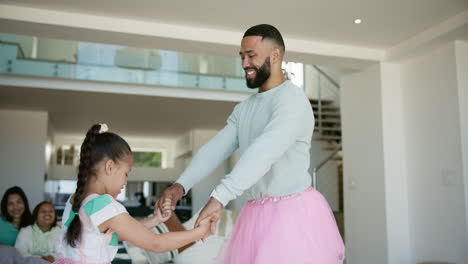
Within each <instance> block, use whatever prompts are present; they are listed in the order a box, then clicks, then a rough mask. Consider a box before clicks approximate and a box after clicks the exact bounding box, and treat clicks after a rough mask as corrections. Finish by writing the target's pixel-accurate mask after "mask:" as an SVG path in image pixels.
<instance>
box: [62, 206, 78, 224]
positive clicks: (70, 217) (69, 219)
mask: <svg viewBox="0 0 468 264" xmlns="http://www.w3.org/2000/svg"><path fill="white" fill-rule="evenodd" d="M77 215H78V212H75V211H73V210H70V216H68V219H67V222H66V223H65V226H66V227H69V226H70V224H71V222H72V221H73V219H75V216H77Z"/></svg>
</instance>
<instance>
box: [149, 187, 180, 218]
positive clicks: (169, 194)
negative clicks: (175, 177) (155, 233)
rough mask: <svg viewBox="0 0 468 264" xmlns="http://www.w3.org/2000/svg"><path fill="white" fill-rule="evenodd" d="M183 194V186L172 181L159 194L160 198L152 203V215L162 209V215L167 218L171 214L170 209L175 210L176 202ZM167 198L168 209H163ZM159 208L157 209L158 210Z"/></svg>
mask: <svg viewBox="0 0 468 264" xmlns="http://www.w3.org/2000/svg"><path fill="white" fill-rule="evenodd" d="M183 195H184V187H183V186H182V185H180V184H179V183H174V184H173V185H172V186H171V187H169V188H167V189H166V190H164V191H163V193H162V194H161V198H160V199H159V200H158V201H156V203H155V204H154V213H153V214H154V215H156V214H157V212H156V211H159V210H162V212H163V215H164V217H167V218H169V217H170V216H171V213H172V212H171V211H174V210H175V207H176V204H177V202H178V201H179V200H180V198H182V196H183ZM167 199H169V200H170V201H171V203H170V210H164V203H165V201H166V200H167ZM158 209H159V210H158ZM166 214H168V215H166Z"/></svg>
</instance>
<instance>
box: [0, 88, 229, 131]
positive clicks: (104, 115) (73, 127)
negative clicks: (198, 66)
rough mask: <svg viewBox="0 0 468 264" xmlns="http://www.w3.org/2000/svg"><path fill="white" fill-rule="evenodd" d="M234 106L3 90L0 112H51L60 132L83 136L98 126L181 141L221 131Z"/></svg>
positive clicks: (1, 92) (121, 96)
mask: <svg viewBox="0 0 468 264" xmlns="http://www.w3.org/2000/svg"><path fill="white" fill-rule="evenodd" d="M234 105H235V103H233V102H220V101H206V100H189V99H178V98H164V97H156V96H138V95H122V94H110V93H92V92H77V91H59V90H50V89H38V88H23V87H5V86H3V87H2V86H0V108H4V109H21V110H35V111H47V112H48V113H49V119H50V121H51V124H52V127H53V130H54V131H55V132H56V133H64V134H75V135H77V134H78V135H80V134H82V133H84V131H85V130H86V129H87V128H88V127H89V126H90V125H92V124H93V123H101V122H105V123H107V124H109V126H110V127H111V128H112V130H113V131H116V132H118V133H119V134H121V135H125V136H135V137H139V136H142V137H159V138H174V137H178V136H180V135H182V134H184V133H186V132H188V131H190V130H191V129H217V130H218V129H221V128H222V127H223V126H224V125H225V123H226V118H227V116H229V114H230V113H231V111H232V110H233V108H234Z"/></svg>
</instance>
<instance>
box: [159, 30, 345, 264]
mask: <svg viewBox="0 0 468 264" xmlns="http://www.w3.org/2000/svg"><path fill="white" fill-rule="evenodd" d="M284 52H285V46H284V42H283V38H282V36H281V34H280V32H279V31H278V30H277V29H276V28H275V27H273V26H271V25H266V24H262V25H256V26H253V27H251V28H250V29H248V30H247V31H246V32H245V34H244V37H243V38H242V43H241V49H240V52H239V55H240V57H241V58H242V67H243V68H244V70H245V78H246V81H247V86H248V87H249V88H252V89H253V88H259V90H258V93H257V94H255V95H253V96H251V97H249V98H248V99H247V100H245V101H243V102H241V103H240V104H238V105H237V106H236V107H235V108H234V111H233V113H232V114H231V115H230V116H229V118H228V120H227V125H226V126H225V127H224V128H223V129H222V130H221V131H220V132H219V133H218V134H217V135H216V136H215V137H214V138H213V139H212V140H210V141H209V142H208V143H207V144H206V145H204V146H203V147H202V148H201V149H200V150H199V151H198V153H197V154H196V155H195V157H194V158H193V160H192V162H191V163H190V165H189V166H188V167H187V169H186V170H185V171H184V173H183V174H182V175H181V176H180V178H179V179H178V180H177V182H176V183H175V184H174V185H172V186H171V187H169V188H168V189H166V190H165V191H164V192H163V194H162V199H161V200H164V199H165V198H170V199H172V200H173V203H174V205H175V203H176V202H177V201H178V200H179V199H180V198H181V197H182V196H183V195H184V193H187V192H188V191H189V189H190V188H191V187H192V186H193V185H195V184H196V183H197V182H199V181H200V180H201V179H202V178H204V177H205V176H207V175H209V174H210V173H211V172H212V171H213V170H214V169H215V168H216V167H217V166H218V165H219V164H220V163H221V162H223V161H224V160H225V159H226V158H228V157H229V156H230V155H231V154H232V153H233V152H234V151H235V150H236V149H237V148H239V149H240V153H241V156H240V159H239V161H238V162H237V163H236V165H235V167H234V168H233V170H232V171H231V173H229V174H228V175H226V176H225V177H224V178H223V179H222V180H221V183H220V184H219V185H218V186H217V187H216V188H215V189H214V190H213V192H212V193H211V198H210V200H209V201H208V203H207V204H206V205H205V207H204V208H203V209H202V210H201V212H200V215H199V217H198V219H197V221H196V223H195V226H197V225H198V223H199V222H200V221H201V220H202V219H204V218H206V217H213V219H214V220H215V221H214V222H213V224H212V232H213V233H214V230H215V228H214V227H215V226H216V221H217V220H218V219H219V217H220V215H221V213H222V209H223V207H224V206H225V205H226V204H227V203H228V202H229V201H230V200H232V199H235V198H236V197H237V196H239V195H241V194H242V193H244V192H246V193H247V195H248V196H249V197H250V198H251V199H252V200H250V201H249V202H248V203H247V204H246V205H245V206H244V208H243V209H242V211H241V213H240V215H239V218H238V220H237V223H236V226H235V227H234V230H233V232H232V234H231V238H230V241H229V244H228V247H227V249H226V252H225V253H224V255H223V256H220V257H221V258H222V260H223V261H224V263H233V264H248V263H255V264H263V263H268V264H271V263H320V264H328V263H330V264H331V263H333V264H337V263H342V261H343V259H344V246H343V241H342V239H341V236H340V234H339V232H338V229H337V227H336V223H335V220H334V218H333V214H332V212H331V210H330V208H329V206H328V204H327V202H326V201H325V199H324V198H323V197H322V195H321V194H320V193H318V192H317V191H315V190H314V189H312V188H310V185H311V177H310V175H309V173H308V169H309V161H310V157H309V149H310V141H311V138H312V133H313V129H314V116H313V112H312V108H311V106H310V103H309V101H308V99H307V97H306V96H305V94H304V92H303V90H302V89H301V88H299V87H297V86H295V85H294V84H292V83H291V82H290V81H288V80H286V79H285V77H284V75H283V72H282V69H281V62H282V60H283V56H284ZM174 208H175V207H174Z"/></svg>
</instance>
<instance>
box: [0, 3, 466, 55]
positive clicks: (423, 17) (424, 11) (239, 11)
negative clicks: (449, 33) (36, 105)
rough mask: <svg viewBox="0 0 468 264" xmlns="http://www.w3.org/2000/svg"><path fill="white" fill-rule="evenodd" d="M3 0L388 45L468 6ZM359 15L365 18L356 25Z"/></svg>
mask: <svg viewBox="0 0 468 264" xmlns="http://www.w3.org/2000/svg"><path fill="white" fill-rule="evenodd" d="M0 3H6V4H11V5H17V6H26V7H32V8H40V9H47V10H58V11H67V12H74V13H82V14H90V15H100V16H111V17H119V18H128V19H132V20H142V21H151V22H158V23H167V24H175V25H191V26H194V27H204V28H212V29H220V30H228V31H235V32H243V31H245V30H246V29H247V28H248V27H249V26H252V25H255V24H259V23H270V24H273V25H276V26H278V28H279V29H280V31H281V32H282V33H283V35H285V36H286V37H289V38H295V39H303V40H313V41H319V42H327V43H337V44H343V45H353V46H362V47H369V48H384V49H387V48H391V47H393V46H395V45H397V44H398V43H400V42H402V41H405V40H407V39H409V38H410V37H412V36H414V35H415V34H418V33H420V32H422V31H424V30H426V29H428V28H430V27H432V26H434V25H437V24H439V23H441V22H443V21H445V20H447V19H449V18H450V17H452V16H454V15H456V14H458V13H461V12H462V11H464V10H466V9H467V8H468V0H391V1H389V0H359V1H342V0H327V1H320V0H307V1H305V0H289V1H279V0H270V1H243V0H238V1H219V0H203V1H180V0H176V1H154V0H139V1H128V0H100V1H95V0H80V1H56V0H40V1H38V0H0ZM355 18H361V19H363V21H364V22H363V23H362V24H361V25H354V24H353V20H354V19H355Z"/></svg>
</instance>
